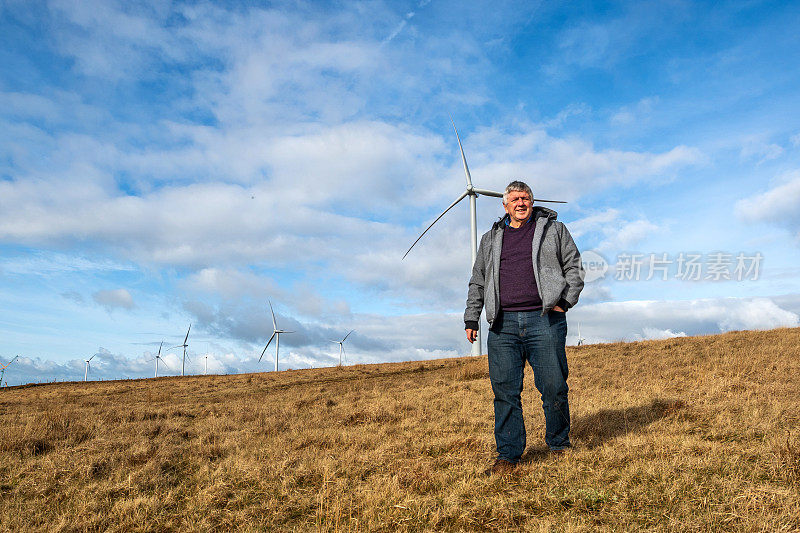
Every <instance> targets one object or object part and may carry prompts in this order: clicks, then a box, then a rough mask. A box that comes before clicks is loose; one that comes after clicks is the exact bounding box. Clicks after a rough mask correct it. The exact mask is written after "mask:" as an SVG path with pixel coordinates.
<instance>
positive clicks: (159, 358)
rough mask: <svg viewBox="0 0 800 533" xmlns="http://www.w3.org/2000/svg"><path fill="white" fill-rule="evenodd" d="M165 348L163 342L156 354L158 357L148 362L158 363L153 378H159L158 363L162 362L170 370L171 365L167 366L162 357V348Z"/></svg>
mask: <svg viewBox="0 0 800 533" xmlns="http://www.w3.org/2000/svg"><path fill="white" fill-rule="evenodd" d="M190 327H191V326H190ZM163 347H164V341H161V344H160V345H159V346H158V353H157V354H156V356H155V357H153V358H152V359H149V360H148V362H149V361H155V362H156V373H155V375H154V376H153V377H154V378H157V377H158V362H159V361H161V364H163V365H164V366H165V367H167V368H169V365H168V364H167V362H166V361H164V358H163V357H161V348H163ZM176 348H177V346H176ZM171 349H172V348H170V350H171ZM170 370H172V369H171V368H170Z"/></svg>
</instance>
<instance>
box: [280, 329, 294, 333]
mask: <svg viewBox="0 0 800 533" xmlns="http://www.w3.org/2000/svg"><path fill="white" fill-rule="evenodd" d="M278 333H297V332H296V331H283V330H280V331H279V332H278Z"/></svg>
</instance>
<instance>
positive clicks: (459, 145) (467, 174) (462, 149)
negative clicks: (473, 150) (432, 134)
mask: <svg viewBox="0 0 800 533" xmlns="http://www.w3.org/2000/svg"><path fill="white" fill-rule="evenodd" d="M450 122H453V117H450ZM453 131H454V132H456V140H457V141H458V149H459V150H461V161H462V162H463V163H464V174H465V175H466V177H467V189H471V188H472V176H470V174H469V167H468V166H467V158H466V157H465V156H464V148H463V147H462V146H461V137H459V136H458V130H457V129H456V123H455V122H453Z"/></svg>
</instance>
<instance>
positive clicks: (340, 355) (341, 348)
mask: <svg viewBox="0 0 800 533" xmlns="http://www.w3.org/2000/svg"><path fill="white" fill-rule="evenodd" d="M354 331H355V330H354V329H352V330H350V333H353V332H354ZM350 333H348V334H347V335H345V336H344V339H342V340H340V341H334V340H332V341H331V342H335V343H336V344H338V345H339V366H342V354H343V353H344V341H346V340H347V337H349V336H350Z"/></svg>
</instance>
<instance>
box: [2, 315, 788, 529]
mask: <svg viewBox="0 0 800 533" xmlns="http://www.w3.org/2000/svg"><path fill="white" fill-rule="evenodd" d="M569 362H570V387H571V392H570V395H571V407H572V412H573V434H572V437H573V442H574V444H575V446H576V447H575V449H574V450H571V451H569V452H568V453H566V454H564V455H561V456H555V457H554V456H551V455H549V454H548V453H547V452H546V450H545V448H544V447H543V446H544V443H543V439H542V435H543V418H544V417H543V415H542V412H541V403H540V400H539V399H538V398H537V394H536V392H535V389H534V388H533V383H532V373H531V372H530V371H528V375H527V376H526V390H525V392H524V393H523V403H524V408H525V410H526V422H527V425H528V428H527V429H528V441H529V449H528V451H527V452H526V455H525V457H524V464H523V465H522V466H521V467H520V468H519V469H518V471H517V472H516V474H515V475H513V476H511V477H506V478H503V477H496V476H495V477H489V476H486V475H484V471H485V470H486V468H487V467H488V466H490V464H491V462H492V461H493V459H494V437H493V434H492V427H493V417H492V401H491V399H492V395H491V389H490V385H489V380H488V371H487V362H486V358H485V357H483V358H478V359H473V358H461V359H445V360H437V361H427V362H424V363H420V362H414V363H402V364H384V365H365V366H353V367H346V368H341V369H338V368H331V369H313V370H296V371H287V372H281V373H277V374H276V373H264V374H250V375H236V376H198V377H186V378H179V377H178V378H174V377H171V378H159V379H148V380H137V381H119V382H95V383H91V382H90V383H64V384H48V385H37V386H28V387H16V388H10V389H3V390H0V529H2V530H14V531H28V530H31V529H47V530H60V531H72V530H110V531H122V530H125V531H129V530H178V529H180V530H210V529H218V530H233V529H237V530H308V529H321V530H326V531H333V530H336V531H372V530H383V531H394V530H503V531H504V530H508V529H516V528H518V529H526V530H534V531H537V530H542V531H598V530H632V529H654V530H665V531H673V530H674V531H685V530H717V529H727V530H741V531H758V530H764V531H776V530H798V529H800V425H799V424H798V416H799V414H800V330H799V329H781V330H773V331H766V332H735V333H728V334H725V335H718V336H709V337H691V338H678V339H670V340H665V341H650V342H640V343H617V344H610V345H594V346H583V347H579V348H571V349H569Z"/></svg>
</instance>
